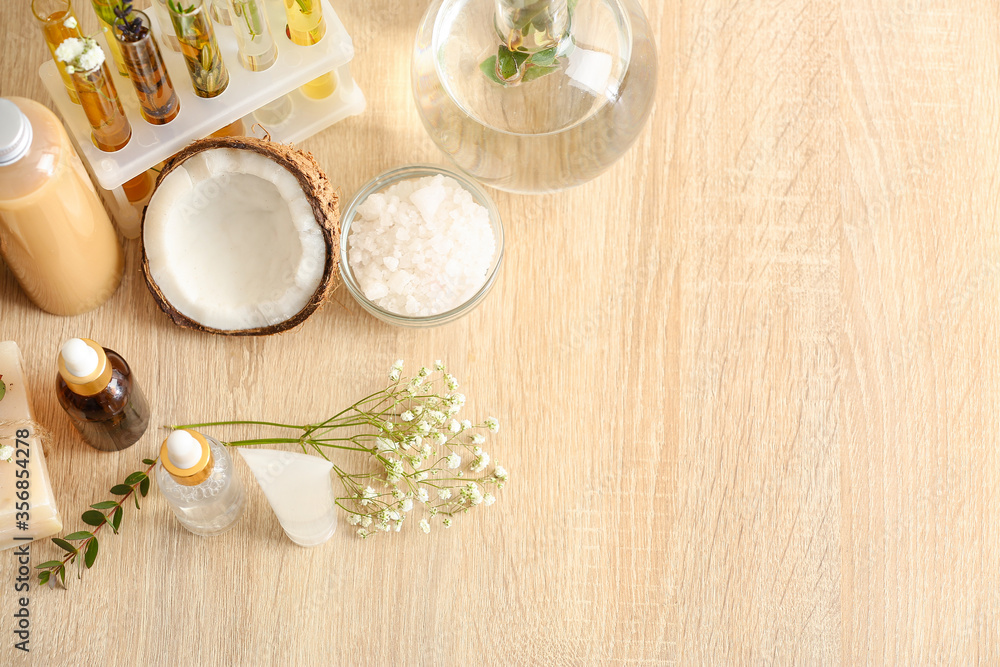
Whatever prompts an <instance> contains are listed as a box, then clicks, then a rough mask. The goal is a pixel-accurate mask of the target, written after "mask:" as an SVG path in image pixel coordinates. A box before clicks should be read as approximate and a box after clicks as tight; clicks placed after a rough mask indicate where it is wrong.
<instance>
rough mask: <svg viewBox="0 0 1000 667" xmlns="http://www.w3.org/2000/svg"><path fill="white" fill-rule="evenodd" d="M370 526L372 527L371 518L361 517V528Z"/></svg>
mask: <svg viewBox="0 0 1000 667" xmlns="http://www.w3.org/2000/svg"><path fill="white" fill-rule="evenodd" d="M370 525H372V518H371V517H370V516H363V517H361V526H362V527H363V528H367V527H368V526H370Z"/></svg>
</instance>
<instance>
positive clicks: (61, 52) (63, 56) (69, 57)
mask: <svg viewBox="0 0 1000 667" xmlns="http://www.w3.org/2000/svg"><path fill="white" fill-rule="evenodd" d="M85 48H86V45H85V44H84V43H83V40H82V39H80V38H79V37H69V38H67V39H64V40H63V41H62V43H60V44H59V46H57V47H56V52H55V54H54V55H55V57H56V60H58V61H59V62H63V63H71V62H73V61H74V60H76V59H77V58H79V57H80V56H81V55H83V50H84V49H85Z"/></svg>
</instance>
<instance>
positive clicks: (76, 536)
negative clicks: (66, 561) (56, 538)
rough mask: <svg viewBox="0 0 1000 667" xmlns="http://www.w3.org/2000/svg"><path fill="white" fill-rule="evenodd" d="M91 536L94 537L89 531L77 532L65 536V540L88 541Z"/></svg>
mask: <svg viewBox="0 0 1000 667" xmlns="http://www.w3.org/2000/svg"><path fill="white" fill-rule="evenodd" d="M93 536H94V534H93V533H91V532H90V531H86V530H78V531H76V532H75V533H70V534H69V535H67V536H66V539H67V540H73V541H77V540H88V539H90V538H91V537H93Z"/></svg>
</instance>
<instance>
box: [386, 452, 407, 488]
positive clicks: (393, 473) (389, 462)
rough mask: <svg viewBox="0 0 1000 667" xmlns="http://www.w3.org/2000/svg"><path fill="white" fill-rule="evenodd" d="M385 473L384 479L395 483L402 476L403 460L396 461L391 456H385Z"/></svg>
mask: <svg viewBox="0 0 1000 667" xmlns="http://www.w3.org/2000/svg"><path fill="white" fill-rule="evenodd" d="M385 474H386V480H388V482H389V483H390V484H395V483H396V482H398V481H399V480H400V479H402V478H403V474H404V473H403V462H402V461H397V460H396V459H393V458H387V459H386V460H385Z"/></svg>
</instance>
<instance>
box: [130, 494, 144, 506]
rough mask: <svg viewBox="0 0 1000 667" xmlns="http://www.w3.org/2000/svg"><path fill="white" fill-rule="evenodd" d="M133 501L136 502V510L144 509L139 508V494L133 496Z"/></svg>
mask: <svg viewBox="0 0 1000 667" xmlns="http://www.w3.org/2000/svg"><path fill="white" fill-rule="evenodd" d="M132 500H134V501H135V508H136V509H142V508H141V507H139V496H138V494H136V495H134V496H132Z"/></svg>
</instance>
